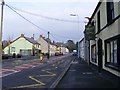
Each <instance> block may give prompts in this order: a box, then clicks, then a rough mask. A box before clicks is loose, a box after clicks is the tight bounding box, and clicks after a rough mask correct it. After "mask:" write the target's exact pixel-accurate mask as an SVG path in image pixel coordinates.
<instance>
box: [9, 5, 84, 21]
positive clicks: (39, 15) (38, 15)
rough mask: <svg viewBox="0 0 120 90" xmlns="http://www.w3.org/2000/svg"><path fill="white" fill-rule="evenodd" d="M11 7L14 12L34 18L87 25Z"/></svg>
mask: <svg viewBox="0 0 120 90" xmlns="http://www.w3.org/2000/svg"><path fill="white" fill-rule="evenodd" d="M10 7H11V8H13V9H14V10H17V11H21V12H23V13H27V14H30V15H33V16H37V17H42V18H45V19H50V20H55V21H62V22H71V23H85V21H75V20H65V19H59V18H54V17H49V16H44V15H41V14H36V13H32V12H28V11H25V10H22V9H19V8H16V7H13V6H10Z"/></svg>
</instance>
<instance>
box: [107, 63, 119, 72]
mask: <svg viewBox="0 0 120 90" xmlns="http://www.w3.org/2000/svg"><path fill="white" fill-rule="evenodd" d="M105 66H106V67H109V68H111V69H114V70H116V71H119V72H120V67H117V66H115V65H113V64H106V65H105Z"/></svg>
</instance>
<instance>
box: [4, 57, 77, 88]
mask: <svg viewBox="0 0 120 90" xmlns="http://www.w3.org/2000/svg"><path fill="white" fill-rule="evenodd" d="M74 59H75V57H73V56H71V55H67V56H64V57H62V56H61V58H60V57H59V58H53V59H52V61H50V62H47V63H45V62H44V64H42V65H37V67H32V68H28V69H24V70H21V71H19V72H16V73H14V74H11V75H8V76H5V77H2V88H3V89H17V88H51V87H54V84H55V83H57V80H58V79H59V78H60V76H61V74H62V73H63V72H64V71H65V69H66V68H67V67H68V66H69V65H70V63H71V62H72V61H73V60H74ZM31 64H32V63H31Z"/></svg>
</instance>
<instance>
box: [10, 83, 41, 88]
mask: <svg viewBox="0 0 120 90" xmlns="http://www.w3.org/2000/svg"><path fill="white" fill-rule="evenodd" d="M35 86H41V84H31V85H23V86H17V87H10V89H11V88H27V87H35Z"/></svg>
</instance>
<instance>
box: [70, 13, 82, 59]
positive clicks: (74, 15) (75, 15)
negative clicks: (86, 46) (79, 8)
mask: <svg viewBox="0 0 120 90" xmlns="http://www.w3.org/2000/svg"><path fill="white" fill-rule="evenodd" d="M70 16H73V17H77V21H78V30H79V15H77V14H70ZM79 57H80V53H79V40H78V58H79Z"/></svg>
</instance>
